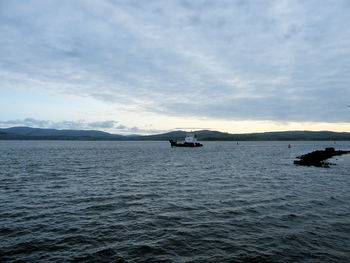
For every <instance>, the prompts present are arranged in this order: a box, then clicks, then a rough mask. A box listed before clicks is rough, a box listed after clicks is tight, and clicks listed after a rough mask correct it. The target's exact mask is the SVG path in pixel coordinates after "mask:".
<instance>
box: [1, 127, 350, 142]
mask: <svg viewBox="0 0 350 263" xmlns="http://www.w3.org/2000/svg"><path fill="white" fill-rule="evenodd" d="M186 133H187V132H186V131H173V132H168V133H162V134H156V135H132V136H128V135H118V134H111V133H107V132H103V131H97V130H56V129H42V128H30V127H12V128H4V129H0V140H76V141H168V140H169V139H173V140H180V139H183V138H184V137H185V135H186ZM196 135H197V137H198V140H200V141H350V133H349V132H330V131H285V132H263V133H247V134H230V133H224V132H218V131H209V130H201V131H196Z"/></svg>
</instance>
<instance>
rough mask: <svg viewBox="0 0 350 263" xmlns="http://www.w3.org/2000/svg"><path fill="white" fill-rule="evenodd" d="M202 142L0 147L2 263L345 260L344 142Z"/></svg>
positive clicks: (349, 186) (347, 183) (349, 227)
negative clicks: (304, 161) (324, 153)
mask: <svg viewBox="0 0 350 263" xmlns="http://www.w3.org/2000/svg"><path fill="white" fill-rule="evenodd" d="M289 143H291V145H292V148H290V149H288V147H287V146H288V144H289ZM203 144H204V147H202V148H171V147H170V144H169V143H168V142H76V141H72V142H71V141H0V261H1V262H350V155H343V156H340V157H336V158H332V159H330V161H331V162H333V163H336V165H334V166H331V167H330V168H328V169H327V168H316V167H303V166H296V165H294V164H293V160H294V159H295V157H296V156H297V155H301V154H305V153H308V152H310V151H313V150H321V149H324V148H325V147H327V146H332V147H335V148H336V149H342V150H349V149H350V142H337V143H336V144H334V143H333V142H239V145H237V144H236V142H203Z"/></svg>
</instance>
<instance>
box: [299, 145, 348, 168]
mask: <svg viewBox="0 0 350 263" xmlns="http://www.w3.org/2000/svg"><path fill="white" fill-rule="evenodd" d="M348 153H350V151H341V150H338V151H336V150H335V149H334V148H333V147H330V148H326V149H325V150H324V151H314V152H311V153H308V154H304V155H301V156H297V157H296V158H298V159H299V160H295V161H294V164H297V165H307V166H317V167H327V168H328V167H329V165H331V163H329V162H325V160H327V159H329V158H331V157H334V156H338V155H343V154H348Z"/></svg>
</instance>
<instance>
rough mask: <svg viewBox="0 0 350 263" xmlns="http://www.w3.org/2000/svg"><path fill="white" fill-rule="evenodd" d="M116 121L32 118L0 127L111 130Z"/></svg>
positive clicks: (0, 123)
mask: <svg viewBox="0 0 350 263" xmlns="http://www.w3.org/2000/svg"><path fill="white" fill-rule="evenodd" d="M117 123H118V122H117V121H111V120H108V121H102V122H87V121H85V120H78V121H66V120H65V121H59V122H57V121H50V120H37V119H33V118H25V119H23V120H20V119H17V120H7V121H0V126H2V127H12V126H28V127H33V128H52V129H72V130H86V129H111V128H115V126H116V124H117Z"/></svg>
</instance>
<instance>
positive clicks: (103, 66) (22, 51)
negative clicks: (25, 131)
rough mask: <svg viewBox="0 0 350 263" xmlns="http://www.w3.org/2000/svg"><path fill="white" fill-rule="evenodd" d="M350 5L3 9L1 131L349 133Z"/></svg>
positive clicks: (314, 0)
mask: <svg viewBox="0 0 350 263" xmlns="http://www.w3.org/2000/svg"><path fill="white" fill-rule="evenodd" d="M349 18H350V1H348V0H322V1H319V0H308V1H298V0H290V1H285V0H271V1H270V0H268V1H267V0H266V1H265V0H254V1H253V0H252V1H250V0H237V1H235V0H227V1H220V0H216V1H209V0H208V1H205V0H203V1H197V0H168V1H162V0H159V1H155V0H154V1H153V0H148V1H140V0H135V1H134V0H127V1H122V0H120V1H119V0H74V1H71V0H60V1H57V0H26V1H22V0H0V128H1V127H2V128H6V127H12V126H30V127H39V128H56V129H96V130H103V131H107V132H111V133H115V134H154V133H161V132H167V131H172V130H177V129H184V130H197V129H210V130H218V131H222V132H229V133H250V132H266V131H287V130H315V131H317V130H330V131H344V132H350V19H349Z"/></svg>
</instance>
